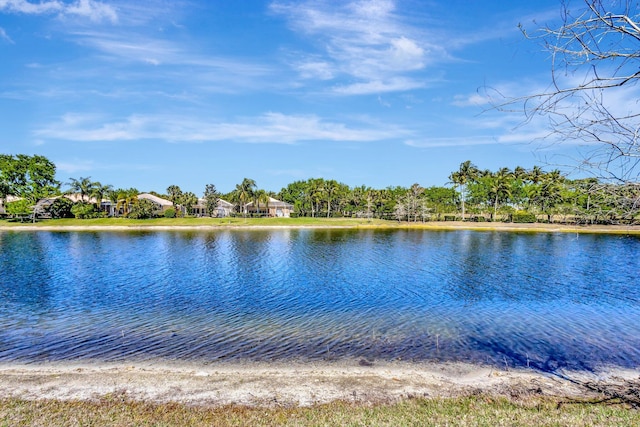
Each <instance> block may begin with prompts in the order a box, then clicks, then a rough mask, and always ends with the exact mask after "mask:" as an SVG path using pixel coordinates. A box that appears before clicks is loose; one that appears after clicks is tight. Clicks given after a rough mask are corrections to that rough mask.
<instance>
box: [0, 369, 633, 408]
mask: <svg viewBox="0 0 640 427" xmlns="http://www.w3.org/2000/svg"><path fill="white" fill-rule="evenodd" d="M639 375H640V371H636V370H618V369H614V370H610V371H602V372H600V373H598V374H593V373H576V372H574V373H568V374H567V376H568V377H570V378H571V380H572V381H570V380H568V379H564V378H562V377H560V376H556V375H551V374H545V373H540V372H535V371H532V370H516V369H510V370H504V369H502V370H501V369H496V368H492V367H486V366H477V365H471V364H464V363H399V362H393V363H390V362H379V363H378V362H376V363H374V364H373V365H371V366H363V365H362V364H360V363H358V362H357V361H351V362H346V361H345V362H341V363H304V364H303V363H287V364H282V363H267V364H263V363H237V364H226V363H225V364H209V365H205V364H201V363H200V364H198V363H175V364H170V363H152V362H145V363H132V364H129V363H120V364H114V363H103V364H97V363H55V364H46V363H39V364H19V363H0V398H7V397H15V398H23V399H29V400H31V399H61V400H97V399H100V398H102V397H105V396H110V395H123V396H126V397H127V398H129V399H136V400H144V401H152V402H160V403H166V402H177V403H183V404H189V405H207V406H220V405H227V404H239V405H248V406H274V405H293V406H298V405H299V406H309V405H314V404H322V403H327V402H331V401H335V400H344V401H355V402H358V403H381V402H382V403H386V402H395V401H398V400H400V399H405V398H411V397H427V398H433V397H455V396H461V395H470V394H479V393H483V394H488V395H494V396H505V397H507V398H510V399H518V398H520V397H522V398H526V397H528V396H550V397H566V398H585V397H595V396H597V395H598V394H599V393H597V392H594V391H593V390H590V389H589V388H588V387H585V385H584V384H592V385H593V384H601V385H603V386H604V385H606V386H608V387H617V388H620V387H625V386H628V385H629V384H634V386H637V384H638V378H639Z"/></svg>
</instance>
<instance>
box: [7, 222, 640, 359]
mask: <svg viewBox="0 0 640 427" xmlns="http://www.w3.org/2000/svg"><path fill="white" fill-rule="evenodd" d="M0 248H2V251H0V271H2V273H3V274H2V275H0V360H4V361H12V360H25V361H38V360H82V359H99V360H110V361H116V360H117V361H122V360H131V359H153V358H167V359H177V360H206V361H212V360H238V359H241V360H245V359H249V360H286V359H290V358H291V359H306V360H335V359H340V358H352V357H366V358H371V359H386V360H464V361H473V362H481V363H494V364H505V363H506V364H508V365H510V366H513V365H516V366H524V365H527V366H534V367H538V368H540V369H546V370H553V369H558V368H562V367H574V368H576V367H577V368H580V369H594V368H595V367H597V366H598V365H600V364H617V365H620V366H637V364H638V363H640V350H639V349H640V307H639V304H638V302H640V287H639V286H638V279H637V271H640V260H638V257H637V256H635V254H637V253H638V250H639V249H640V240H639V239H638V238H635V237H622V238H620V237H618V236H599V235H594V236H590V235H581V236H579V238H577V239H576V238H575V236H573V235H565V234H524V233H523V234H518V233H491V232H485V233H479V232H472V231H456V232H422V231H406V230H405V231H402V230H394V231H373V230H366V231H357V230H282V231H257V230H242V231H228V230H227V231H220V232H207V233H200V232H153V233H149V232H136V233H109V232H101V233H86V232H85V233H55V232H34V233H26V232H21V233H11V232H0Z"/></svg>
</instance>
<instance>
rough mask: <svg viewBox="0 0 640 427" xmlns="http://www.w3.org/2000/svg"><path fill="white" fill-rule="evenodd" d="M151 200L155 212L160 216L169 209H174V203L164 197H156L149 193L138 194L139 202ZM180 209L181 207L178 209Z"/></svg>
mask: <svg viewBox="0 0 640 427" xmlns="http://www.w3.org/2000/svg"><path fill="white" fill-rule="evenodd" d="M142 199H145V200H149V201H150V202H151V203H153V205H154V211H155V213H156V214H157V215H158V214H159V215H161V214H163V213H164V212H165V211H166V210H167V209H171V208H173V203H171V201H169V200H167V199H163V198H162V197H158V196H154V195H153V194H149V193H141V194H138V200H142ZM178 209H180V207H178Z"/></svg>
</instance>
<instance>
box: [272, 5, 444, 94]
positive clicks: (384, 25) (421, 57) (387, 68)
mask: <svg viewBox="0 0 640 427" xmlns="http://www.w3.org/2000/svg"><path fill="white" fill-rule="evenodd" d="M271 10H272V11H273V12H275V13H277V14H280V15H283V16H285V17H286V18H287V20H288V21H289V22H290V26H291V27H292V28H293V29H294V30H295V31H297V32H299V33H301V34H303V35H305V36H309V37H311V38H313V40H314V41H315V42H316V43H317V45H318V49H319V52H318V53H317V54H309V55H307V56H306V57H303V58H302V59H301V60H299V61H297V62H296V63H295V64H293V66H294V68H295V69H297V70H298V71H299V73H300V77H301V78H303V79H312V78H314V79H320V80H329V79H332V78H337V77H340V76H342V77H350V78H351V79H355V80H356V81H355V82H354V83H350V84H347V85H344V84H340V85H334V86H333V91H334V92H335V93H337V94H349V95H353V94H366V93H379V92H388V91H404V90H410V89H415V88H419V87H423V86H424V85H425V82H423V81H422V80H421V79H420V78H417V77H415V76H413V75H412V72H415V71H419V70H423V69H424V68H425V67H426V66H427V65H429V64H431V63H434V62H437V61H440V60H442V59H443V58H446V57H448V54H447V52H446V50H445V49H444V48H443V47H442V46H441V45H438V44H435V43H429V42H428V41H426V37H424V34H422V32H421V31H420V30H418V29H417V28H413V27H411V26H410V25H409V24H406V23H404V22H403V20H402V18H401V17H400V16H399V15H398V14H396V11H395V3H394V2H393V1H390V0H364V1H351V2H345V3H344V4H343V3H341V4H340V6H337V5H336V3H318V2H276V3H273V4H272V5H271Z"/></svg>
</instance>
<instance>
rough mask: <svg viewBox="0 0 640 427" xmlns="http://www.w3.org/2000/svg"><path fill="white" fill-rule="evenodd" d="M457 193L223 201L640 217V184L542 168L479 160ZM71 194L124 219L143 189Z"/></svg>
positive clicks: (337, 212)
mask: <svg viewBox="0 0 640 427" xmlns="http://www.w3.org/2000/svg"><path fill="white" fill-rule="evenodd" d="M449 180H450V184H453V188H452V187H450V186H432V187H428V188H424V187H422V186H420V185H419V184H417V183H416V184H413V185H412V186H410V187H402V186H396V187H387V188H384V189H375V188H371V187H368V186H364V185H362V186H357V187H349V186H348V185H346V184H344V183H340V182H338V181H336V180H332V179H329V180H327V179H323V178H311V179H308V180H303V181H302V180H301V181H295V182H292V183H290V184H288V185H287V186H286V187H284V188H282V189H281V190H280V192H278V193H273V192H269V191H266V190H264V189H260V188H258V186H257V184H256V181H255V180H253V179H250V178H244V179H243V180H242V182H240V183H239V184H237V185H236V186H235V188H234V189H233V190H232V191H231V192H229V193H227V194H222V195H220V196H221V197H222V198H224V199H227V200H228V201H230V202H231V203H233V204H234V205H235V206H236V211H237V212H238V213H239V214H242V215H246V214H247V211H246V206H247V204H249V203H250V202H253V203H254V205H255V206H256V209H257V211H258V213H260V209H261V207H266V209H267V211H268V207H269V202H270V200H271V199H270V198H271V197H273V198H276V199H280V200H282V201H284V202H287V203H291V204H292V205H294V211H295V213H296V214H297V215H299V216H310V217H319V216H325V217H331V216H347V217H353V216H357V217H368V218H372V217H377V218H387V219H391V218H395V219H399V220H408V221H418V220H426V219H443V218H451V216H452V215H453V216H454V217H455V218H458V219H463V220H467V219H470V218H477V217H488V219H491V220H495V219H498V217H499V216H500V214H501V215H502V217H505V216H509V215H512V214H513V213H516V212H527V213H531V214H534V215H546V218H547V220H551V217H552V215H564V216H565V217H567V216H571V215H573V216H574V217H577V216H580V217H584V218H589V217H590V218H592V219H594V220H598V218H600V219H603V218H609V219H611V218H625V219H634V218H635V217H636V216H637V214H638V211H639V210H640V186H639V185H638V184H625V185H615V184H603V183H601V182H599V181H598V180H596V179H581V180H570V179H568V178H566V177H565V176H563V175H562V174H561V173H560V171H558V170H552V171H548V172H547V171H544V170H543V169H542V168H540V167H539V166H534V167H533V168H531V169H524V168H522V167H516V168H515V169H513V170H511V169H509V168H506V167H503V168H500V169H498V170H496V171H490V170H486V169H485V170H482V169H480V168H478V167H477V166H476V165H474V164H473V163H472V162H471V161H465V162H463V163H461V164H460V167H459V168H458V170H456V171H454V172H452V173H451V174H450V176H449ZM68 192H69V193H77V194H79V195H80V198H81V200H83V201H86V202H89V200H91V199H92V198H94V199H95V200H102V199H103V198H108V199H110V200H111V201H112V203H113V204H114V205H115V206H116V209H118V210H120V211H121V212H122V213H123V214H124V215H127V214H128V213H129V212H128V210H129V209H130V207H131V206H134V205H135V202H136V197H137V195H138V191H137V190H136V189H133V188H131V189H113V188H112V186H110V185H103V184H101V183H100V182H94V181H92V180H91V179H90V177H86V178H82V177H81V178H79V179H71V180H70V181H69V190H68ZM156 195H158V196H161V197H166V198H168V199H169V200H171V201H172V202H173V203H174V205H176V206H177V205H178V204H179V205H180V206H183V207H184V206H186V207H187V208H188V209H189V206H192V205H194V204H195V203H197V201H198V198H197V196H196V195H195V194H193V193H189V192H186V193H184V192H182V191H181V190H180V188H179V187H178V186H176V185H172V186H169V187H168V188H167V194H166V195H162V194H156Z"/></svg>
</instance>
